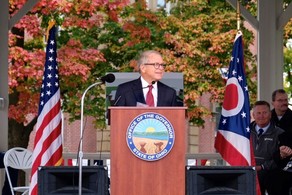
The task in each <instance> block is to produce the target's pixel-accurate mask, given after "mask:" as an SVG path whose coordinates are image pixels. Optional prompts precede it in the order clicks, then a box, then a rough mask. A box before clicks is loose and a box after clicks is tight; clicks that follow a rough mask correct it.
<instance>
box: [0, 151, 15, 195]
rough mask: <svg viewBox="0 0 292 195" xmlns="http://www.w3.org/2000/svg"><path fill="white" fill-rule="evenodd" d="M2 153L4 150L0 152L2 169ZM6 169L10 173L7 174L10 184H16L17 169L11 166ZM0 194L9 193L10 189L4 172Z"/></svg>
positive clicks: (9, 194)
mask: <svg viewBox="0 0 292 195" xmlns="http://www.w3.org/2000/svg"><path fill="white" fill-rule="evenodd" d="M4 155H5V152H0V168H3V169H4V168H5V167H4V162H3V159H4ZM8 169H9V173H10V174H9V175H10V179H11V183H12V186H17V180H18V170H16V169H12V168H11V167H8ZM2 195H11V189H10V185H9V182H8V178H7V175H6V173H5V180H4V184H3V188H2Z"/></svg>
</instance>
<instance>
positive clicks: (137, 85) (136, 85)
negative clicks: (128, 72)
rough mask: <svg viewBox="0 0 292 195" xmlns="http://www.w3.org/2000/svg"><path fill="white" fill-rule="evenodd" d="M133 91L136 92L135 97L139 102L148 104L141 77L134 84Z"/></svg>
mask: <svg viewBox="0 0 292 195" xmlns="http://www.w3.org/2000/svg"><path fill="white" fill-rule="evenodd" d="M133 91H134V95H135V97H136V100H137V102H140V103H143V104H146V101H145V98H144V94H143V89H142V82H141V79H140V77H139V78H138V79H137V80H136V82H134V83H133Z"/></svg>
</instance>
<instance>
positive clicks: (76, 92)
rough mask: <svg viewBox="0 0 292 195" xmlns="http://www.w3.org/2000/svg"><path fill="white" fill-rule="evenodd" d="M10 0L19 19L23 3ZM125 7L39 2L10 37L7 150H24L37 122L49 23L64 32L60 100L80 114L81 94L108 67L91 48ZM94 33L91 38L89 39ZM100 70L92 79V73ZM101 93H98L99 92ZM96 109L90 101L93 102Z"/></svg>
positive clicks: (60, 39)
mask: <svg viewBox="0 0 292 195" xmlns="http://www.w3.org/2000/svg"><path fill="white" fill-rule="evenodd" d="M25 2H26V1H24V0H12V1H9V3H10V10H9V11H10V14H11V15H13V14H15V13H16V12H17V11H18V10H19V9H20V8H21V7H22V6H23V5H24V3H25ZM124 4H125V2H121V1H119V2H113V3H109V2H102V1H88V0H83V1H78V0H76V1H75V0H71V1H67V0H52V1H46V0H41V1H39V3H38V4H37V5H36V6H35V7H34V8H33V9H32V10H31V11H30V12H29V13H28V14H27V15H26V16H24V17H23V18H22V19H21V21H20V22H19V23H18V24H16V25H15V26H14V27H13V29H12V30H11V32H10V34H9V37H10V39H9V147H14V146H22V147H26V146H27V144H28V140H29V135H30V132H31V131H32V130H33V127H34V125H35V123H36V117H37V110H38V100H39V91H40V84H41V80H42V79H41V78H42V76H43V68H44V61H45V51H44V48H45V45H44V37H45V35H46V27H47V25H48V21H49V20H50V19H55V20H56V21H57V24H58V25H59V26H60V27H61V28H60V32H61V33H60V36H59V37H58V64H59V74H60V85H61V96H62V99H63V109H64V111H65V112H71V113H74V115H78V114H79V113H80V98H81V95H82V91H83V90H84V89H85V88H86V87H87V86H88V85H89V84H90V83H92V82H94V81H95V79H96V78H97V77H99V76H101V75H103V74H104V73H105V72H107V71H108V70H111V68H110V67H103V64H102V63H100V64H98V62H105V61H106V60H105V57H104V55H103V54H102V53H101V52H100V51H99V50H98V48H96V47H92V46H91V45H90V38H88V39H86V40H83V39H82V36H83V37H84V36H87V35H89V34H90V35H91V36H88V37H92V36H96V34H94V31H93V30H94V29H97V28H99V27H100V25H101V24H102V23H103V21H104V20H105V19H106V18H107V17H108V14H109V15H111V16H112V17H114V16H115V14H114V13H115V10H116V9H120V7H122V6H124ZM91 33H93V34H91ZM97 69H98V70H99V71H98V74H95V75H92V72H96V71H92V70H97ZM99 91H100V89H99ZM94 95H95V96H96V98H95V99H94V102H93V103H94V104H95V105H99V106H100V104H102V103H101V102H102V98H99V97H100V96H102V94H101V93H98V92H95V94H94ZM91 104H92V102H91Z"/></svg>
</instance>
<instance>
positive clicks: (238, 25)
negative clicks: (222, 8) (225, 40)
mask: <svg viewBox="0 0 292 195" xmlns="http://www.w3.org/2000/svg"><path fill="white" fill-rule="evenodd" d="M236 20H237V30H238V31H239V30H240V3H239V0H237V7H236Z"/></svg>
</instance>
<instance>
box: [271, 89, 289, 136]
mask: <svg viewBox="0 0 292 195" xmlns="http://www.w3.org/2000/svg"><path fill="white" fill-rule="evenodd" d="M272 105H273V107H274V109H273V110H272V119H271V120H272V121H273V122H274V123H275V125H276V126H278V127H280V128H281V129H284V130H285V131H287V132H289V133H292V111H291V110H290V109H289V108H288V95H287V93H286V91H285V90H284V89H277V90H275V91H274V92H273V94H272Z"/></svg>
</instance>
